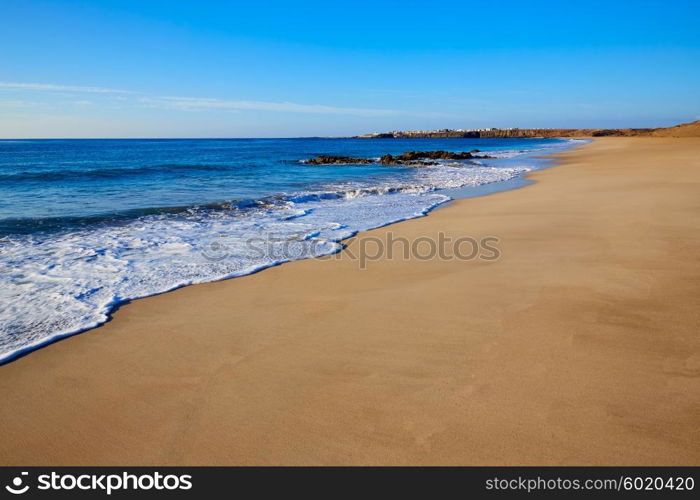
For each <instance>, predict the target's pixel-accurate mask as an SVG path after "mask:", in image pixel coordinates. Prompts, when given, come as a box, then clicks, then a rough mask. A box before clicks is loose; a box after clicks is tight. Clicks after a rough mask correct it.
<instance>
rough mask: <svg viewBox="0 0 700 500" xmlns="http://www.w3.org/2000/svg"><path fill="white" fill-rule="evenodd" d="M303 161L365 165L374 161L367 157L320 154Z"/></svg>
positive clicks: (312, 163)
mask: <svg viewBox="0 0 700 500" xmlns="http://www.w3.org/2000/svg"><path fill="white" fill-rule="evenodd" d="M303 162H304V163H306V164H307V165H353V164H362V165H366V164H369V163H374V160H369V159H367V158H353V157H352V156H332V155H320V156H317V157H316V158H309V159H308V160H304V161H303Z"/></svg>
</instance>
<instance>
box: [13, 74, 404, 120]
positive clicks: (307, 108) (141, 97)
mask: <svg viewBox="0 0 700 500" xmlns="http://www.w3.org/2000/svg"><path fill="white" fill-rule="evenodd" d="M0 89H7V90H17V91H22V90H29V91H45V92H71V93H77V94H83V93H87V94H112V95H115V96H117V97H118V98H119V99H122V100H125V99H127V96H128V97H129V98H131V97H132V96H138V101H137V103H138V104H140V105H145V106H151V107H154V106H155V107H167V108H171V109H179V110H183V111H198V110H207V109H228V110H231V111H243V110H253V111H272V112H282V113H317V114H339V115H357V116H386V115H397V114H401V113H400V112H399V111H395V110H391V109H377V108H354V107H338V106H327V105H323V104H299V103H294V102H287V101H283V102H274V101H247V100H225V99H219V98H213V97H174V96H153V95H152V96H148V95H147V94H144V93H141V92H134V91H130V90H120V89H112V88H106V87H85V86H76V85H55V84H50V83H22V82H0ZM117 97H115V98H117Z"/></svg>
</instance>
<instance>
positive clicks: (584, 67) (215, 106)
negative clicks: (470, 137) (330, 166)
mask: <svg viewBox="0 0 700 500" xmlns="http://www.w3.org/2000/svg"><path fill="white" fill-rule="evenodd" d="M698 26H700V1H697V0H691V1H683V0H674V1H668V0H665V1H645V0H636V1H611V0H607V1H604V2H600V1H597V0H588V1H586V2H561V1H556V2H554V1H552V2H548V1H538V2H522V1H517V2H516V1H512V2H511V1H498V2H494V1H485V0H481V1H477V2H472V1H468V0H461V1H455V2H452V1H441V2H426V1H421V2H414V1H411V0H403V1H400V2H393V1H379V0H375V1H373V2H365V1H359V0H358V1H353V2H331V1H325V2H312V1H303V0H299V1H295V2H289V1H288V2H272V1H270V2H268V1H264V0H258V1H256V2H251V1H246V2H237V1H228V2H216V1H206V0H199V1H197V2H192V1H172V0H170V1H159V0H149V1H143V0H141V1H130V0H121V1H109V0H101V1H97V2H96V1H34V0H0V137H4V138H21V137H65V138H69V137H70V138H72V137H300V136H343V135H354V134H360V133H366V132H375V131H387V130H423V129H435V128H481V127H655V126H668V125H673V124H677V123H681V122H688V121H693V120H697V119H700V29H698Z"/></svg>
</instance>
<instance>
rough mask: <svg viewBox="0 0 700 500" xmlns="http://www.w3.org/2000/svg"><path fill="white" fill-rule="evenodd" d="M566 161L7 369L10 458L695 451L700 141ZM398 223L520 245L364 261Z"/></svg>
mask: <svg viewBox="0 0 700 500" xmlns="http://www.w3.org/2000/svg"><path fill="white" fill-rule="evenodd" d="M558 161H559V165H558V166H556V167H554V168H550V169H546V170H542V171H538V172H535V173H533V174H532V175H531V176H530V178H531V179H532V180H533V181H535V183H534V184H532V185H530V186H527V187H524V188H521V189H517V190H513V191H507V192H502V193H498V194H494V195H490V196H486V197H482V198H473V199H464V200H458V201H456V202H454V203H452V204H450V205H449V206H447V207H445V208H441V209H439V210H436V211H434V212H432V213H431V214H430V215H429V216H428V217H424V218H421V219H414V220H411V221H406V222H402V223H399V224H395V225H391V226H387V227H385V228H382V229H377V230H374V231H371V232H368V233H365V234H364V235H360V237H359V238H356V239H354V240H352V241H351V242H350V245H349V248H348V251H349V253H348V252H343V253H341V254H339V258H335V257H334V258H325V259H322V260H307V261H299V262H294V263H290V264H285V265H282V266H279V267H275V268H271V269H267V270H265V271H263V272H260V273H257V274H254V275H250V276H246V277H243V278H238V279H234V280H228V281H223V282H216V283H210V284H204V285H196V286H191V287H186V288H182V289H179V290H176V291H174V292H171V293H167V294H163V295H159V296H155V297H150V298H146V299H141V300H137V301H134V302H132V303H130V304H128V305H125V306H124V307H121V308H120V309H119V310H118V311H117V312H116V313H115V314H114V318H113V320H112V321H110V322H109V323H107V324H106V325H104V326H102V327H100V328H96V329H94V330H91V331H89V332H86V333H83V334H80V335H76V336H73V337H71V338H68V339H65V340H63V341H60V342H57V343H55V344H52V345H50V346H48V347H46V348H43V349H40V350H38V351H36V352H33V353H31V354H29V355H27V356H25V357H22V358H20V359H17V360H16V361H14V362H11V363H9V364H7V365H4V366H0V399H1V400H2V405H1V406H0V442H1V443H2V445H1V446H0V463H1V464H3V465H15V464H25V465H30V464H35V465H118V464H131V465H137V464H138V465H180V464H188V465H190V464H191V465H209V464H225V465H263V464H271V465H375V464H377V465H390V464H410V465H420V464H431V465H438V464H458V465H558V464H562V465H637V464H639V465H643V464H644V465H646V464H649V465H652V464H653V465H662V464H663V465H685V464H687V465H691V464H697V463H698V462H700V427H699V426H698V422H699V421H700V335H698V332H699V331H700V308H699V307H698V304H699V303H700V139H697V138H653V137H644V138H601V139H596V140H595V141H593V142H592V143H590V144H587V145H585V146H583V147H580V148H577V149H576V150H573V151H570V152H567V153H564V154H562V155H560V156H559V158H558ZM388 232H392V233H393V235H394V236H395V237H405V238H407V239H409V240H410V241H414V240H416V239H417V238H420V237H425V236H427V237H431V238H437V235H438V233H439V232H444V233H445V234H446V235H448V236H450V237H452V238H453V239H456V238H460V237H464V236H469V237H473V238H477V239H479V238H482V237H486V236H494V237H497V238H498V239H499V243H498V248H499V250H500V252H501V257H500V259H498V260H495V261H484V260H479V259H476V260H472V261H463V260H459V259H449V258H448V259H431V260H420V259H415V258H414V259H408V260H404V259H401V258H394V259H387V258H383V259H380V260H377V261H374V262H370V263H368V265H367V269H364V270H360V269H359V265H358V261H357V260H355V259H353V258H351V254H352V253H353V252H354V253H357V250H358V241H359V239H360V238H362V237H365V236H372V237H379V238H385V237H386V235H387V233H388Z"/></svg>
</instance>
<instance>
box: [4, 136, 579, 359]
mask: <svg viewBox="0 0 700 500" xmlns="http://www.w3.org/2000/svg"><path fill="white" fill-rule="evenodd" d="M561 139H562V140H563V141H565V142H567V143H570V145H569V146H568V147H566V149H565V150H564V151H570V150H573V149H576V148H577V147H580V146H581V145H583V144H586V143H588V142H590V140H586V139H577V138H561ZM86 140H92V139H86ZM581 140H583V141H584V142H583V144H576V143H575V142H576V141H581ZM558 152H559V151H556V152H553V153H546V154H543V155H532V154H530V155H529V156H526V158H527V159H528V160H529V161H533V160H534V161H535V162H536V163H535V164H534V166H533V170H532V171H537V170H541V169H544V168H549V167H551V166H555V165H556V160H555V158H556V155H557V153H558ZM542 160H543V161H542ZM532 171H530V172H524V173H522V174H519V175H517V176H516V177H513V178H511V179H508V180H506V181H494V182H487V183H485V184H480V185H477V186H462V187H460V188H443V189H439V190H437V191H435V192H436V193H442V194H445V195H446V196H449V197H451V198H452V199H450V200H446V201H442V202H439V203H437V204H434V205H431V206H428V207H426V208H425V209H423V211H422V212H421V213H420V214H415V215H413V216H411V217H407V218H401V219H397V220H390V221H388V222H386V223H383V224H381V225H378V226H375V227H372V228H370V229H360V230H358V231H355V232H354V233H353V234H351V235H350V236H347V237H345V238H341V239H339V240H332V241H333V242H335V243H340V244H342V245H343V246H342V247H341V248H339V249H338V250H337V251H336V252H333V253H330V254H327V255H324V256H321V257H320V258H324V257H329V256H331V255H334V254H336V253H339V252H342V251H344V250H345V244H344V242H346V241H349V240H352V239H354V238H356V237H358V234H361V233H365V232H368V231H373V230H375V229H382V228H386V227H388V226H392V225H394V224H398V223H401V222H406V221H409V220H413V219H419V218H422V217H427V216H428V215H430V213H431V212H433V211H434V210H437V209H440V208H444V207H446V206H449V205H450V204H451V203H452V202H454V201H455V200H458V199H466V198H479V197H483V196H488V195H490V194H495V193H500V192H504V191H511V190H513V189H519V188H521V187H525V186H527V185H529V184H531V183H532V181H528V180H527V175H528V174H530V173H531V172H532ZM314 258H318V257H306V258H304V259H298V260H307V259H314ZM292 262H296V260H281V261H277V262H271V263H266V264H262V265H260V267H258V268H255V269H254V270H252V271H246V272H245V273H243V274H233V275H230V276H225V277H221V278H216V279H211V280H207V281H198V282H194V283H182V284H179V285H177V286H174V287H172V288H169V289H166V290H162V291H158V292H154V293H149V294H146V295H140V296H136V297H131V298H126V299H122V300H118V301H113V302H112V303H110V304H108V305H107V307H108V310H107V312H106V319H105V320H103V321H98V322H95V323H93V324H91V325H88V326H84V327H82V328H79V329H76V330H74V331H70V332H65V333H57V334H54V335H52V336H50V337H47V338H45V339H42V340H40V341H37V342H35V343H33V344H29V345H26V346H24V347H23V348H21V349H19V350H16V351H13V352H10V353H8V354H2V353H0V367H2V366H3V365H5V364H8V363H12V362H13V361H15V360H17V359H20V358H23V357H25V356H28V355H30V354H31V353H33V352H34V351H37V350H39V349H43V348H45V347H47V346H50V345H52V344H54V343H56V342H61V341H62V340H65V339H67V338H70V337H73V336H75V335H80V334H83V333H85V332H89V331H90V330H94V329H95V328H100V327H101V326H103V325H105V324H107V323H109V322H111V321H112V320H113V316H114V313H115V312H116V311H117V310H119V309H120V308H121V307H124V306H126V305H127V304H129V303H131V302H133V301H135V300H141V299H145V298H148V297H155V296H158V295H162V294H166V293H171V292H173V291H176V290H179V289H180V288H184V287H188V286H194V285H201V284H205V283H214V282H218V281H226V280H231V279H236V278H241V277H243V276H248V275H253V274H257V273H259V272H261V271H264V270H266V269H269V268H272V267H277V266H280V265H283V264H290V263H292Z"/></svg>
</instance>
